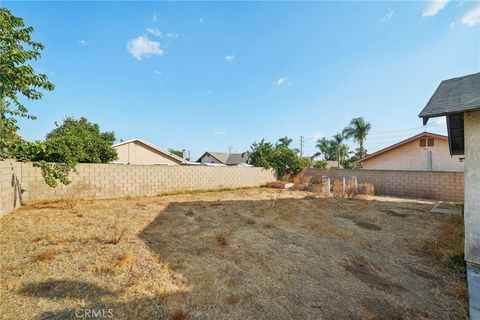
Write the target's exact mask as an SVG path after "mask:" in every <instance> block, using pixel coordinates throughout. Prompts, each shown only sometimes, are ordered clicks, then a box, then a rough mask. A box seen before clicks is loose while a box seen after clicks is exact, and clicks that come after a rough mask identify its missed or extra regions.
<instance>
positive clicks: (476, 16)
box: [460, 4, 480, 27]
mask: <svg viewBox="0 0 480 320" xmlns="http://www.w3.org/2000/svg"><path fill="white" fill-rule="evenodd" d="M460 22H461V23H462V24H463V25H465V26H467V27H473V26H476V25H479V24H480V4H478V5H476V6H475V7H473V8H472V9H471V10H470V11H468V12H467V13H466V14H465V15H464V16H463V17H462V19H461V20H460Z"/></svg>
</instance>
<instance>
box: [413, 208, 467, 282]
mask: <svg viewBox="0 0 480 320" xmlns="http://www.w3.org/2000/svg"><path fill="white" fill-rule="evenodd" d="M464 239H465V236H464V222H463V216H462V215H454V216H450V217H448V218H446V219H445V220H444V221H442V223H441V224H440V227H439V234H438V237H437V239H435V240H434V241H424V244H423V248H422V249H423V251H424V253H426V254H428V255H430V256H432V257H433V258H434V259H435V260H437V261H439V262H440V263H441V265H442V266H443V267H444V268H446V269H448V270H451V271H454V272H460V273H465V269H466V265H465V254H464V247H465V242H464Z"/></svg>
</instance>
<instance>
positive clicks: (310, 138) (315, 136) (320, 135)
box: [307, 132, 324, 142]
mask: <svg viewBox="0 0 480 320" xmlns="http://www.w3.org/2000/svg"><path fill="white" fill-rule="evenodd" d="M323 137H324V135H323V133H321V132H314V133H313V134H311V135H309V136H307V139H308V141H310V142H317V140H319V139H321V138H323Z"/></svg>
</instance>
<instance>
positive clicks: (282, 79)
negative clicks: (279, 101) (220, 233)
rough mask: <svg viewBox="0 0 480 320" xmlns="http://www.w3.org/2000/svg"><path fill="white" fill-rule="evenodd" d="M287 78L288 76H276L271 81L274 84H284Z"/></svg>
mask: <svg viewBox="0 0 480 320" xmlns="http://www.w3.org/2000/svg"><path fill="white" fill-rule="evenodd" d="M287 80H288V77H282V78H278V79H277V80H275V81H274V82H273V84H274V85H276V86H281V85H283V84H285V83H286V82H287Z"/></svg>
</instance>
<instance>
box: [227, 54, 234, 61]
mask: <svg viewBox="0 0 480 320" xmlns="http://www.w3.org/2000/svg"><path fill="white" fill-rule="evenodd" d="M233 60H235V55H233V54H227V55H226V56H225V61H227V62H233Z"/></svg>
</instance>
